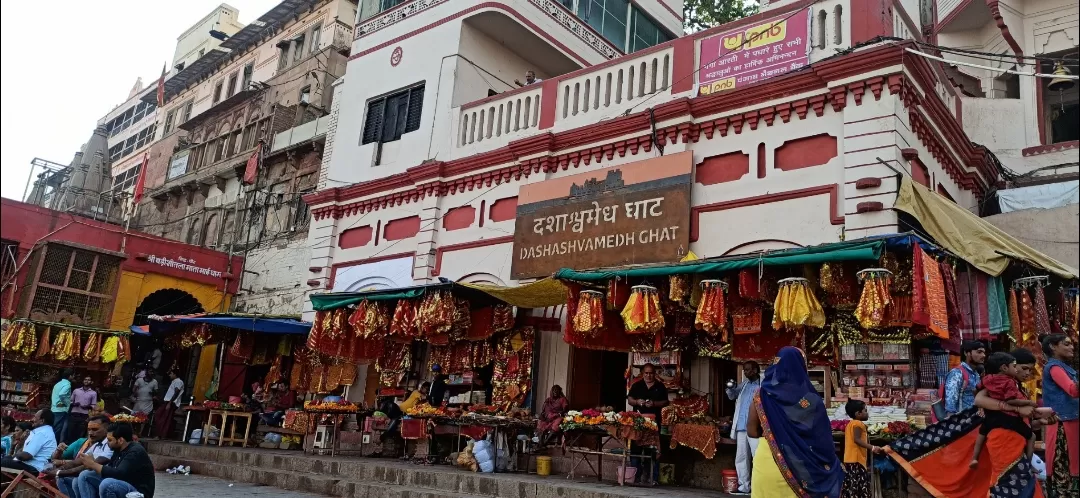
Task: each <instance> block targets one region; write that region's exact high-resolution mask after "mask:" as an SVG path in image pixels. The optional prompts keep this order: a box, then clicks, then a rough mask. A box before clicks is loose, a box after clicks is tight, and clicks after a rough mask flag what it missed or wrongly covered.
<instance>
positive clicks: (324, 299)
mask: <svg viewBox="0 0 1080 498" xmlns="http://www.w3.org/2000/svg"><path fill="white" fill-rule="evenodd" d="M440 289H442V290H453V291H454V294H457V295H459V296H462V297H464V298H467V299H469V301H472V302H477V303H490V304H495V303H506V304H509V305H512V306H517V307H519V308H544V307H548V306H558V305H561V304H566V287H565V286H564V285H563V284H562V282H559V281H558V280H554V279H551V278H545V279H542V280H538V281H536V282H532V283H528V284H523V285H519V286H515V287H504V286H499V285H487V284H471V283H457V282H440V283H436V284H428V285H418V286H415V287H402V288H398V289H384V290H374V291H364V292H334V293H326V294H313V295H312V296H311V304H312V306H313V307H314V308H315V311H325V310H332V309H336V308H341V307H344V306H348V305H350V304H356V303H359V302H360V301H364V300H367V301H396V300H398V299H413V298H417V297H421V296H423V295H424V294H426V293H427V292H429V291H433V290H440Z"/></svg>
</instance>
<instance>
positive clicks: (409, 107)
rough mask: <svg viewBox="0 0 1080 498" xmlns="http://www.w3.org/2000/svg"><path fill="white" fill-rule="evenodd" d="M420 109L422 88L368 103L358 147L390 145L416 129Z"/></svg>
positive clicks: (422, 94) (417, 127) (422, 104)
mask: <svg viewBox="0 0 1080 498" xmlns="http://www.w3.org/2000/svg"><path fill="white" fill-rule="evenodd" d="M423 106H424V85H423V84H420V85H419V86H415V87H412V88H406V89H404V90H401V91H399V92H396V93H393V94H391V95H387V96H385V97H379V98H377V99H372V100H369V101H368V105H367V116H366V118H365V119H364V133H363V136H362V139H361V142H360V143H361V144H369V143H373V142H381V143H386V142H393V141H395V140H398V139H400V138H401V135H403V134H405V133H408V132H410V131H416V130H418V129H420V115H421V113H422V112H423Z"/></svg>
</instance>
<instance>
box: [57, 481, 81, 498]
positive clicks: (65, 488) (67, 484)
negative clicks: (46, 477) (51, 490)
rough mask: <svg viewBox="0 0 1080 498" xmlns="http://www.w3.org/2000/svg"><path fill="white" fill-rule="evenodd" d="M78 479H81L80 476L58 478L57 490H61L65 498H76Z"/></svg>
mask: <svg viewBox="0 0 1080 498" xmlns="http://www.w3.org/2000/svg"><path fill="white" fill-rule="evenodd" d="M78 478H79V476H75V477H57V478H56V489H59V490H60V492H61V493H63V494H64V496H67V497H69V498H74V497H75V481H76V480H77V479H78Z"/></svg>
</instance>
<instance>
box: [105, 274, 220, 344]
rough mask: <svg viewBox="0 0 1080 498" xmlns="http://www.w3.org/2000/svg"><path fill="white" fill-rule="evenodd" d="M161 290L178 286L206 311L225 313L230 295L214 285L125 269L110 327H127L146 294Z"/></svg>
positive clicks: (125, 328)
mask: <svg viewBox="0 0 1080 498" xmlns="http://www.w3.org/2000/svg"><path fill="white" fill-rule="evenodd" d="M163 289H177V290H182V291H184V292H187V293H188V294H191V295H192V296H193V297H195V299H197V300H198V301H199V304H201V305H202V308H203V310H204V311H206V312H224V311H227V310H228V307H229V297H230V296H228V295H227V294H225V293H224V292H222V291H220V290H218V289H217V287H215V286H213V285H209V284H200V283H198V282H192V281H190V280H182V279H179V278H174V277H169V276H165V275H158V274H156V273H136V272H131V271H124V272H121V274H120V287H119V288H118V289H117V291H116V304H115V305H113V313H112V320H111V323H110V328H112V329H118V330H127V328H128V327H130V326H131V321H132V320H133V319H134V318H135V310H136V309H137V308H138V307H139V304H141V303H142V301H143V299H146V296H149V295H150V294H153V293H155V292H157V291H159V290H163Z"/></svg>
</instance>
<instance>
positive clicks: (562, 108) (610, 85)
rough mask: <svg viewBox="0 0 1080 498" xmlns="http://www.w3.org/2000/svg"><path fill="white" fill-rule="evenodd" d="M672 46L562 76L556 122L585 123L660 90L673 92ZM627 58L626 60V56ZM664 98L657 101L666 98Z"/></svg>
mask: <svg viewBox="0 0 1080 498" xmlns="http://www.w3.org/2000/svg"><path fill="white" fill-rule="evenodd" d="M673 52H674V50H673V48H672V47H671V46H668V47H665V48H664V49H661V50H658V51H653V52H649V53H646V54H644V55H640V56H637V57H634V56H632V55H631V56H628V57H625V58H623V59H620V61H621V62H619V63H618V64H614V65H610V66H605V67H602V68H600V69H598V70H594V71H589V72H587V73H585V74H582V75H579V76H576V75H574V74H573V73H571V74H570V75H568V76H569V77H566V78H560V79H559V90H558V99H557V104H556V108H555V125H556V126H557V127H562V126H569V127H574V126H582V125H586V124H589V123H594V122H596V120H597V119H601V118H607V117H613V116H617V115H618V114H620V113H622V112H624V111H626V110H627V109H630V108H631V107H634V106H635V105H637V104H638V103H639V102H641V101H642V100H644V99H646V98H649V97H650V96H652V95H654V94H656V93H662V94H670V93H671V92H670V88H671V74H672V73H671V62H672V57H673V55H674V54H673ZM624 59H625V60H624ZM664 100H665V99H660V100H658V101H657V102H663V101H664Z"/></svg>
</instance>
